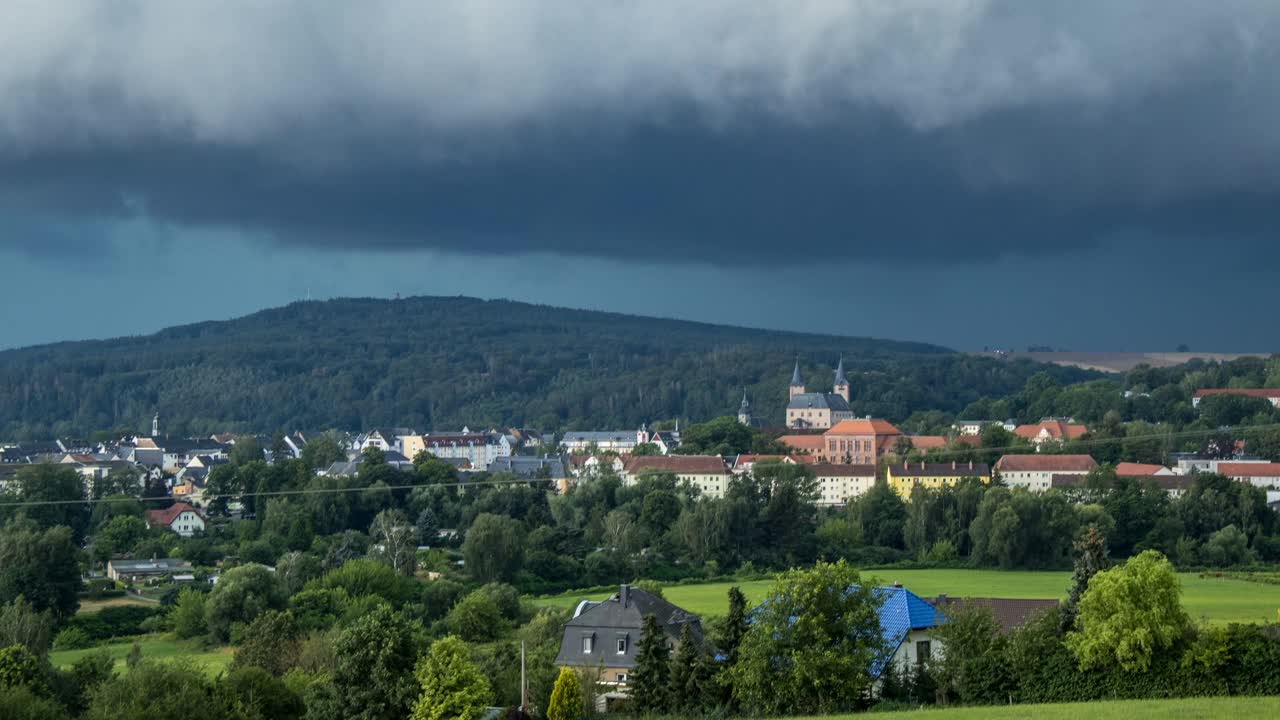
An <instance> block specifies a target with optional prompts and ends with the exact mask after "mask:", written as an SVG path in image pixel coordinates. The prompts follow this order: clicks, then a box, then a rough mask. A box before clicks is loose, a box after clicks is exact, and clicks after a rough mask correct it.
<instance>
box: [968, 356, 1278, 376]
mask: <svg viewBox="0 0 1280 720" xmlns="http://www.w3.org/2000/svg"><path fill="white" fill-rule="evenodd" d="M982 354H983V355H989V354H990V353H982ZM1267 355H1268V353H1215V352H1185V353H1179V352H1150V353H1143V352H1033V353H1024V352H1015V353H1013V354H1011V355H1010V356H1009V357H1010V358H1015V359H1016V358H1029V359H1031V360H1035V361H1037V362H1046V363H1053V364H1055V365H1066V366H1074V367H1078V368H1084V369H1085V370H1099V371H1101V372H1109V373H1120V372H1128V371H1130V370H1132V369H1133V368H1135V367H1137V366H1139V365H1142V364H1143V363H1146V364H1147V365H1150V366H1152V367H1169V366H1171V365H1181V364H1182V363H1185V362H1188V361H1190V360H1193V359H1195V358H1199V359H1201V360H1218V361H1227V360H1235V359H1237V358H1242V357H1251V356H1252V357H1266V356H1267Z"/></svg>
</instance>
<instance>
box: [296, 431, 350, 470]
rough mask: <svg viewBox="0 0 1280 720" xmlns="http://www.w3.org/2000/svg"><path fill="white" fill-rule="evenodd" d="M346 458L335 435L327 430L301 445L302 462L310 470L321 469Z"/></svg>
mask: <svg viewBox="0 0 1280 720" xmlns="http://www.w3.org/2000/svg"><path fill="white" fill-rule="evenodd" d="M345 458H346V453H345V452H343V450H342V443H341V442H340V441H339V439H338V437H337V435H336V434H335V433H332V432H327V433H324V434H323V435H321V436H320V437H316V438H312V439H310V440H308V441H307V444H306V445H303V446H302V457H301V459H302V462H303V463H305V464H306V466H307V467H308V468H310V469H312V470H322V469H324V468H327V467H329V466H330V465H332V464H334V463H335V462H338V461H339V460H343V459H345Z"/></svg>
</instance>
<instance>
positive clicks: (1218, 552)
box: [1200, 525, 1251, 567]
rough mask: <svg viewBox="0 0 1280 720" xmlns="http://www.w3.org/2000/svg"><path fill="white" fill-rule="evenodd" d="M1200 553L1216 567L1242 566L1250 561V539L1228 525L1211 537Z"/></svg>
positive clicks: (1238, 529) (1236, 528) (1234, 527)
mask: <svg viewBox="0 0 1280 720" xmlns="http://www.w3.org/2000/svg"><path fill="white" fill-rule="evenodd" d="M1200 553H1201V556H1202V557H1203V558H1204V560H1205V562H1206V563H1208V564H1210V565H1212V566H1214V567H1231V566H1232V565H1240V564H1242V563H1244V562H1246V561H1247V560H1249V559H1250V556H1251V552H1250V550H1249V538H1248V537H1247V536H1246V535H1245V534H1244V533H1243V532H1242V531H1241V530H1240V528H1238V527H1236V526H1235V525H1228V526H1226V527H1224V528H1222V529H1221V530H1218V531H1217V532H1215V533H1213V534H1212V535H1210V536H1209V539H1208V540H1205V542H1204V546H1203V547H1201V549H1200Z"/></svg>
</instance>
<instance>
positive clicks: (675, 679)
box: [668, 623, 715, 715]
mask: <svg viewBox="0 0 1280 720" xmlns="http://www.w3.org/2000/svg"><path fill="white" fill-rule="evenodd" d="M670 674H671V680H670V686H671V689H670V691H669V693H668V697H669V698H670V709H671V711H672V712H676V713H684V714H688V715H694V714H701V712H702V711H703V710H704V709H705V708H707V707H708V706H710V705H711V703H712V702H713V701H714V698H715V688H714V687H712V684H711V683H712V671H711V666H710V664H709V658H708V657H707V653H706V651H705V649H704V648H703V647H702V644H701V643H700V642H699V639H698V638H696V637H694V634H693V627H692V626H691V625H689V624H688V623H685V624H684V625H681V626H680V638H679V642H678V643H677V644H676V652H675V655H673V656H672V657H671V673H670Z"/></svg>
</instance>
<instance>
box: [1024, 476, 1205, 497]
mask: <svg viewBox="0 0 1280 720" xmlns="http://www.w3.org/2000/svg"><path fill="white" fill-rule="evenodd" d="M1087 478H1088V476H1087V475H1076V474H1071V475H1054V476H1053V477H1052V478H1051V479H1050V481H1049V487H1051V488H1053V489H1054V490H1062V491H1065V492H1069V493H1080V492H1083V491H1085V490H1086V487H1087V485H1086V480H1087ZM1116 478H1117V479H1118V478H1126V479H1129V480H1134V481H1136V482H1139V483H1143V484H1150V485H1154V486H1156V487H1158V488H1160V489H1161V490H1164V491H1165V493H1167V494H1168V495H1169V497H1171V498H1175V499H1176V498H1179V497H1182V495H1183V494H1185V493H1186V492H1187V491H1188V490H1190V489H1191V485H1192V483H1194V482H1195V476H1194V475H1117V476H1116Z"/></svg>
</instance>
